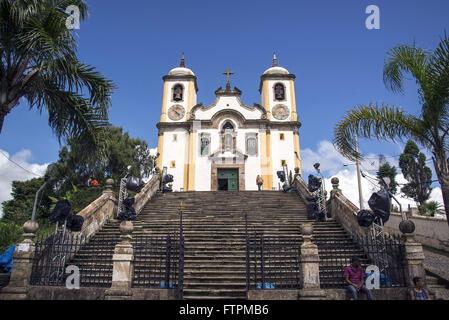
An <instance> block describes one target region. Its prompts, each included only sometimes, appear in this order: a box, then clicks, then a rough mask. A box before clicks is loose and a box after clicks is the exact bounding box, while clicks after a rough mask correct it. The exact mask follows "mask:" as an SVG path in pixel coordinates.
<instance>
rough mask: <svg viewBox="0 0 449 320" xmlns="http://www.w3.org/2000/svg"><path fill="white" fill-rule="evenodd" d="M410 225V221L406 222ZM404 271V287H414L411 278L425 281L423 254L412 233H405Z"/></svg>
mask: <svg viewBox="0 0 449 320" xmlns="http://www.w3.org/2000/svg"><path fill="white" fill-rule="evenodd" d="M407 222H408V223H410V222H411V221H410V220H409V221H407ZM404 237H405V244H404V247H405V250H404V251H405V257H404V264H405V271H406V285H407V286H409V287H414V283H413V278H414V277H420V278H422V279H423V281H424V282H425V281H426V271H425V269H424V258H425V257H424V252H423V249H422V245H421V243H419V242H418V241H416V240H415V236H414V235H413V234H412V233H405V234H404Z"/></svg>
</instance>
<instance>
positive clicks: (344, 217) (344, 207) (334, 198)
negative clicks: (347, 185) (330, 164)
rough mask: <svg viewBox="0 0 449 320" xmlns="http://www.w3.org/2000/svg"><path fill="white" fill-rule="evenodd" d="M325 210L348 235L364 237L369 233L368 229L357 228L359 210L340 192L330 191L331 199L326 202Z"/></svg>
mask: <svg viewBox="0 0 449 320" xmlns="http://www.w3.org/2000/svg"><path fill="white" fill-rule="evenodd" d="M327 208H328V209H330V210H331V214H332V217H334V218H335V219H336V220H337V221H338V222H339V223H340V224H341V225H342V226H343V228H344V229H345V230H346V231H347V232H349V233H350V234H356V235H358V236H359V237H365V236H366V235H367V234H368V233H369V232H370V229H369V228H363V227H360V226H359V223H358V221H357V212H358V211H359V210H360V209H359V208H358V207H357V206H356V205H355V204H353V203H352V202H351V201H349V200H348V199H347V198H346V197H345V196H344V195H343V194H342V193H341V191H340V190H338V191H335V190H333V191H331V197H330V199H329V201H328V202H327Z"/></svg>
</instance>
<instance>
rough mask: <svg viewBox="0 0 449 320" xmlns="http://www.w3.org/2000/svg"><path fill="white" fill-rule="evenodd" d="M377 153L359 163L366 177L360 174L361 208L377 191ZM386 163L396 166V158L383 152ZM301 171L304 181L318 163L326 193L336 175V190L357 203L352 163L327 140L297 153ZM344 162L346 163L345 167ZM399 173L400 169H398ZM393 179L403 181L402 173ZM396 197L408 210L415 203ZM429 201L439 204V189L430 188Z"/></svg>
mask: <svg viewBox="0 0 449 320" xmlns="http://www.w3.org/2000/svg"><path fill="white" fill-rule="evenodd" d="M377 157H378V156H377V155H375V154H369V155H367V156H366V157H365V160H364V161H363V162H362V163H361V171H362V172H363V173H364V174H365V176H366V178H364V177H362V178H361V179H362V180H361V184H362V196H363V200H364V201H363V202H364V206H365V208H369V206H368V200H369V199H370V197H371V195H372V193H373V192H376V191H378V190H379V187H377V182H376V177H375V174H376V171H377V168H378V167H379V160H378V159H377ZM385 157H386V158H387V160H388V162H390V164H391V165H394V166H396V167H397V168H399V166H398V160H397V159H393V158H389V155H385ZM301 158H302V164H303V174H304V179H305V180H306V182H307V179H308V175H309V174H314V175H317V172H316V170H315V169H314V167H313V164H314V163H316V162H319V163H320V169H321V173H322V174H323V176H324V177H325V186H326V190H327V192H328V193H329V192H330V191H331V190H332V184H331V179H332V178H333V177H337V178H338V179H339V180H340V185H339V189H341V190H342V192H343V194H344V195H345V197H346V198H348V199H349V200H350V201H351V202H353V203H354V204H355V205H357V206H359V203H360V201H359V189H358V181H357V170H356V166H355V165H354V164H353V163H351V161H349V160H347V159H346V158H344V157H343V156H342V155H341V154H340V153H339V152H338V151H337V150H336V149H335V148H334V146H333V144H332V143H331V142H329V141H321V142H319V143H318V149H317V150H316V151H314V150H311V149H305V150H303V151H302V152H301ZM345 165H346V166H345ZM398 171H399V172H400V169H398ZM396 182H398V183H407V180H406V179H405V178H404V176H403V175H402V173H399V174H398V175H397V176H396ZM396 199H397V200H398V201H399V202H400V203H401V205H402V207H403V209H404V210H407V209H408V205H410V206H411V207H416V203H415V202H414V201H413V200H412V199H409V198H406V197H405V196H404V195H403V194H401V193H399V194H398V195H396ZM429 200H434V201H438V202H439V203H443V197H442V194H441V189H440V188H438V187H436V188H434V189H433V191H432V194H431V197H430V199H429Z"/></svg>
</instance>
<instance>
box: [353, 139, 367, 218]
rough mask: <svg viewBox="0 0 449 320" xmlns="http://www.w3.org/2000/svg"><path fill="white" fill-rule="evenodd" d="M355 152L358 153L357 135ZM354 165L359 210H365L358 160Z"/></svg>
mask: <svg viewBox="0 0 449 320" xmlns="http://www.w3.org/2000/svg"><path fill="white" fill-rule="evenodd" d="M355 151H356V152H357V153H358V152H359V144H358V142H357V135H355ZM355 165H356V167H357V183H358V184H359V201H360V210H363V209H365V206H364V204H363V192H362V177H361V174H360V163H359V159H356V160H355Z"/></svg>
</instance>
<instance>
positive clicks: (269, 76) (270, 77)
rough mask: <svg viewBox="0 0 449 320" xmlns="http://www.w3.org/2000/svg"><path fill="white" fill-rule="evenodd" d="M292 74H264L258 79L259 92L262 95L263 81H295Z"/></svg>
mask: <svg viewBox="0 0 449 320" xmlns="http://www.w3.org/2000/svg"><path fill="white" fill-rule="evenodd" d="M295 79H296V76H295V75H294V74H291V73H290V74H264V75H262V76H261V77H260V85H259V92H260V93H262V86H263V82H264V81H265V80H295Z"/></svg>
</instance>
